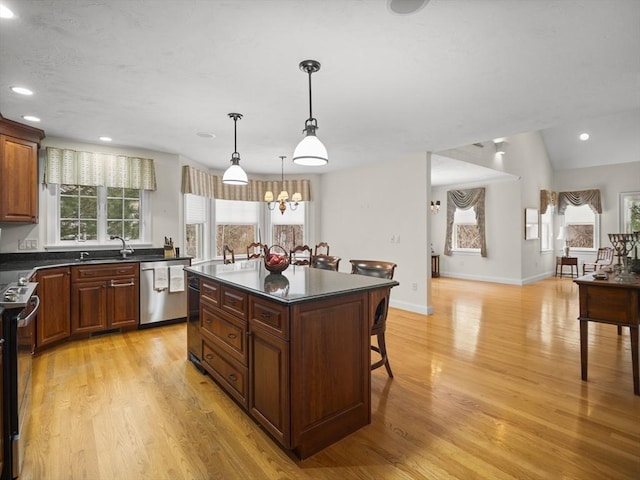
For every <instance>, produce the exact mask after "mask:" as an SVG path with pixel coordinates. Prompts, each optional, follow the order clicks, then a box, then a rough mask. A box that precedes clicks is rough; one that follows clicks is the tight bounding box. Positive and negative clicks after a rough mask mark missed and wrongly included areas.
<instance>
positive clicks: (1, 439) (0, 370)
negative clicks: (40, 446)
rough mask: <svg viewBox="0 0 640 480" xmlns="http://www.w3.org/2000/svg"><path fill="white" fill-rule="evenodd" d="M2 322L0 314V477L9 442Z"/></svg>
mask: <svg viewBox="0 0 640 480" xmlns="http://www.w3.org/2000/svg"><path fill="white" fill-rule="evenodd" d="M4 342H5V339H4V320H3V318H2V314H0V475H1V474H2V473H3V472H4V463H5V462H4V449H5V442H8V441H9V434H8V432H7V434H6V435H5V429H4V422H5V419H4V410H5V404H4V397H5V395H4V383H5V382H4Z"/></svg>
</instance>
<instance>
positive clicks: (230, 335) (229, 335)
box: [227, 333, 237, 340]
mask: <svg viewBox="0 0 640 480" xmlns="http://www.w3.org/2000/svg"><path fill="white" fill-rule="evenodd" d="M227 338H230V339H232V340H233V339H234V338H237V335H236V334H235V333H229V334H227Z"/></svg>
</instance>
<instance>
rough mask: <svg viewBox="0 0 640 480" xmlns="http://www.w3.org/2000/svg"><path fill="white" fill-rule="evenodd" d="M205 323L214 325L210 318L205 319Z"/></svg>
mask: <svg viewBox="0 0 640 480" xmlns="http://www.w3.org/2000/svg"><path fill="white" fill-rule="evenodd" d="M204 323H213V320H211V319H210V318H205V319H204Z"/></svg>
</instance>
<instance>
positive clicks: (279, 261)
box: [264, 245, 289, 273]
mask: <svg viewBox="0 0 640 480" xmlns="http://www.w3.org/2000/svg"><path fill="white" fill-rule="evenodd" d="M278 250H280V251H278ZM264 266H265V268H266V269H267V270H269V271H270V272H275V273H280V272H282V271H284V270H286V268H287V267H288V266H289V257H288V256H287V252H286V250H285V249H284V248H282V247H281V246H279V245H274V246H272V247H269V248H268V249H267V251H266V254H265V256H264Z"/></svg>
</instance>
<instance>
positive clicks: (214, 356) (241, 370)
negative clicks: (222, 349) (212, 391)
mask: <svg viewBox="0 0 640 480" xmlns="http://www.w3.org/2000/svg"><path fill="white" fill-rule="evenodd" d="M202 360H203V365H204V367H205V368H206V370H207V371H208V372H209V374H210V375H211V376H212V377H213V378H215V379H216V380H217V381H218V383H219V384H220V385H221V386H222V387H223V388H224V389H225V390H226V391H227V393H229V395H231V396H232V397H233V398H235V399H236V400H237V401H238V402H240V403H241V404H242V405H243V406H244V408H247V390H248V383H247V381H248V375H247V367H245V366H242V365H240V364H238V363H237V362H235V361H233V360H232V359H230V358H226V357H225V356H224V355H223V354H221V353H219V352H218V351H216V349H215V348H214V347H212V346H211V345H208V344H207V343H206V342H204V344H203V346H202Z"/></svg>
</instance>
